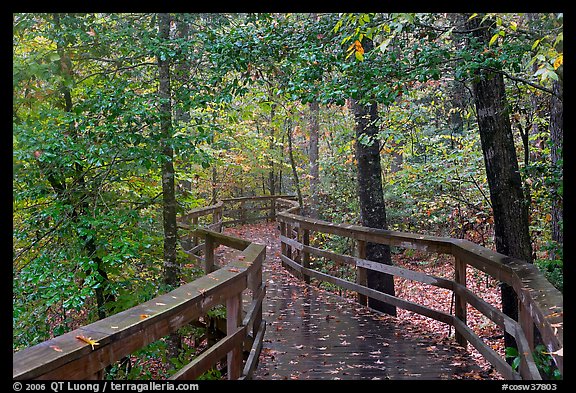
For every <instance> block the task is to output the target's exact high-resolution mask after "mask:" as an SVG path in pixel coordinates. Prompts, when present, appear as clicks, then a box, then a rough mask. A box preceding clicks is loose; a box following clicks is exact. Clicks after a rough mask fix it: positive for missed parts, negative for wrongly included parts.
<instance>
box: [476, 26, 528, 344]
mask: <svg viewBox="0 0 576 393" xmlns="http://www.w3.org/2000/svg"><path fill="white" fill-rule="evenodd" d="M480 19H481V17H480V16H478V17H476V18H473V19H471V20H469V21H468V24H469V25H470V27H471V28H474V33H473V34H474V37H476V38H478V39H480V40H481V42H484V43H486V44H487V43H488V41H489V40H490V37H491V30H490V29H478V27H480V23H479V22H480ZM487 22H488V21H487ZM472 87H473V94H474V102H475V105H476V112H477V118H478V127H479V131H480V140H481V144H482V152H483V155H484V163H485V166H486V176H487V180H488V186H489V189H490V201H491V203H492V209H493V213H494V237H495V244H496V251H498V252H499V253H501V254H504V255H508V256H510V257H514V258H518V259H521V260H524V261H526V262H528V263H532V245H531V241H530V234H529V230H528V206H527V204H526V200H525V198H524V195H523V192H522V182H521V178H520V171H519V168H518V158H517V156H516V148H515V145H514V138H513V134H512V127H511V125H510V116H509V112H508V103H507V99H506V91H505V85H504V77H503V76H502V74H500V73H494V72H491V71H487V70H479V71H478V72H477V74H476V79H475V80H474V82H473V83H472ZM501 294H502V311H503V312H504V313H505V314H506V315H508V316H509V317H511V318H513V319H515V320H518V299H517V296H516V293H515V292H514V290H513V289H512V287H510V286H509V285H507V284H504V283H502V285H501ZM504 343H505V345H506V346H507V347H516V343H515V340H514V338H513V337H512V336H510V335H509V334H508V333H505V335H504Z"/></svg>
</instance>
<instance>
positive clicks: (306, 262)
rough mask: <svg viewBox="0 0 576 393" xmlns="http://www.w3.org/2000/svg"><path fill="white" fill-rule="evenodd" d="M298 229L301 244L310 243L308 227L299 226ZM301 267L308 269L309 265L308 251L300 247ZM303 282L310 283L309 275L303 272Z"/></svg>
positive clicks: (307, 244) (306, 244)
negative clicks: (300, 235)
mask: <svg viewBox="0 0 576 393" xmlns="http://www.w3.org/2000/svg"><path fill="white" fill-rule="evenodd" d="M299 231H301V233H302V246H303V248H304V247H305V246H309V245H310V231H309V230H308V229H302V228H299ZM302 267H304V268H306V269H308V268H309V267H310V253H309V252H308V251H306V250H304V249H302ZM304 282H305V283H306V284H310V276H308V275H306V274H304Z"/></svg>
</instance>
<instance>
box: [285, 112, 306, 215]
mask: <svg viewBox="0 0 576 393" xmlns="http://www.w3.org/2000/svg"><path fill="white" fill-rule="evenodd" d="M287 125H288V126H287V127H286V133H287V135H288V157H289V158H290V166H291V167H292V176H293V177H294V185H295V187H296V194H297V195H298V203H299V204H300V206H301V207H302V206H304V203H303V201H302V190H300V181H299V180H298V171H297V170H296V162H295V161H294V153H293V151H292V125H291V124H290V123H288V124H287ZM296 127H297V128H298V126H296Z"/></svg>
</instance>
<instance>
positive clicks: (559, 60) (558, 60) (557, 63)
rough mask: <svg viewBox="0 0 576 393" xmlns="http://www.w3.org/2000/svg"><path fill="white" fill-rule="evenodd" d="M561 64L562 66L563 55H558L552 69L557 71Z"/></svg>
mask: <svg viewBox="0 0 576 393" xmlns="http://www.w3.org/2000/svg"><path fill="white" fill-rule="evenodd" d="M562 64H564V55H563V54H560V56H558V57H557V58H556V60H554V69H555V70H557V69H558V67H560V66H561V65H562Z"/></svg>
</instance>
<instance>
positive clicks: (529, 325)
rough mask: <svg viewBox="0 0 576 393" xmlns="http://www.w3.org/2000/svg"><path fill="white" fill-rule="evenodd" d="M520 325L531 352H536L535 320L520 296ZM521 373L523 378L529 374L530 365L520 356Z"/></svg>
mask: <svg viewBox="0 0 576 393" xmlns="http://www.w3.org/2000/svg"><path fill="white" fill-rule="evenodd" d="M518 323H519V324H520V328H521V329H522V331H523V332H524V336H526V340H527V341H528V346H529V347H530V351H532V352H534V320H533V319H532V316H531V315H530V312H529V311H528V309H527V308H526V306H524V303H522V301H521V300H520V296H518ZM519 371H520V375H522V376H523V377H524V375H525V374H528V364H527V363H526V358H525V357H524V356H520V369H519Z"/></svg>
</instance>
